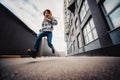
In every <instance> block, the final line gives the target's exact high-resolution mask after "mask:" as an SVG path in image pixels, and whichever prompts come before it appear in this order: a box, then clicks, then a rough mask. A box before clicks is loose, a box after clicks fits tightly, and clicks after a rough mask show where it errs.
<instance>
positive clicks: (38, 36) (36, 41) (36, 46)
mask: <svg viewBox="0 0 120 80" xmlns="http://www.w3.org/2000/svg"><path fill="white" fill-rule="evenodd" d="M44 35H45V33H44V32H40V33H39V34H38V35H37V37H36V39H35V42H34V47H33V50H35V51H38V49H39V44H40V41H41V39H42V37H43V36H44Z"/></svg>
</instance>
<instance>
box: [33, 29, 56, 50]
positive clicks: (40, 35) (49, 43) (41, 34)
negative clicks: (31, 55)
mask: <svg viewBox="0 0 120 80" xmlns="http://www.w3.org/2000/svg"><path fill="white" fill-rule="evenodd" d="M45 36H47V42H48V46H49V47H50V48H51V49H54V47H53V45H52V32H50V31H41V32H40V33H39V34H38V35H37V37H36V39H35V43H34V47H33V49H34V50H37V51H38V49H39V44H40V41H41V39H42V37H45Z"/></svg>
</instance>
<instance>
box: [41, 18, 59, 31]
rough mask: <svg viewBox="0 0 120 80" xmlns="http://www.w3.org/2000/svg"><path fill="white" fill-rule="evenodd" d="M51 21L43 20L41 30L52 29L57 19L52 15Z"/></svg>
mask: <svg viewBox="0 0 120 80" xmlns="http://www.w3.org/2000/svg"><path fill="white" fill-rule="evenodd" d="M50 20H51V21H46V20H43V22H42V31H50V32H52V31H53V26H54V25H57V23H58V22H57V20H56V19H55V18H54V17H50Z"/></svg>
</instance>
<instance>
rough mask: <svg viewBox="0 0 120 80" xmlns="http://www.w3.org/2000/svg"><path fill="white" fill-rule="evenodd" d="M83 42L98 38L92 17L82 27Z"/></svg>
mask: <svg viewBox="0 0 120 80" xmlns="http://www.w3.org/2000/svg"><path fill="white" fill-rule="evenodd" d="M83 35H84V40H85V44H88V43H89V42H91V41H93V40H95V39H97V38H98V35H97V32H96V28H95V25H94V22H93V19H90V21H88V23H87V24H86V25H85V27H84V29H83Z"/></svg>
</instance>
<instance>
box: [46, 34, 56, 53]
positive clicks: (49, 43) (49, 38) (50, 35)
mask: <svg viewBox="0 0 120 80" xmlns="http://www.w3.org/2000/svg"><path fill="white" fill-rule="evenodd" d="M47 42H48V46H49V47H50V48H51V49H52V53H55V49H54V47H53V44H52V32H49V33H48V34H47Z"/></svg>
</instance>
